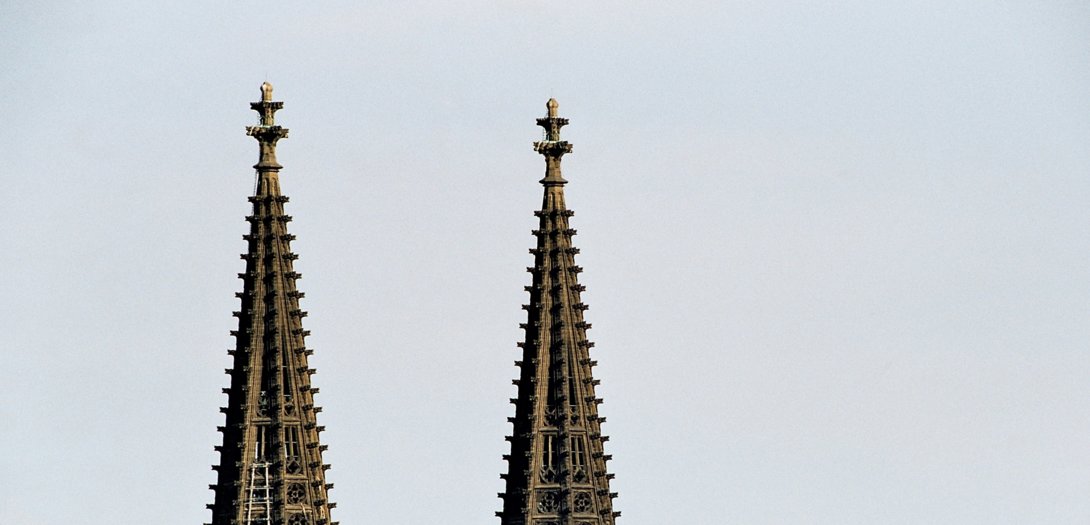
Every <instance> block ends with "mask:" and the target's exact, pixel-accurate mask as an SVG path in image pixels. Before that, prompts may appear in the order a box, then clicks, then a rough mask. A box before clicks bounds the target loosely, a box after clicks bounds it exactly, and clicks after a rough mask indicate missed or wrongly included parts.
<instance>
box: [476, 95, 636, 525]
mask: <svg viewBox="0 0 1090 525" xmlns="http://www.w3.org/2000/svg"><path fill="white" fill-rule="evenodd" d="M546 107H547V109H548V113H547V116H546V117H544V118H539V119H537V124H538V125H539V126H541V127H542V128H544V129H545V136H544V139H543V140H541V141H540V142H535V143H534V150H535V151H537V152H538V153H541V154H542V155H544V156H545V178H544V179H541V181H540V182H541V184H542V185H543V186H544V187H545V196H544V200H543V203H542V205H541V210H540V211H538V212H535V215H537V216H538V218H539V219H540V222H539V224H540V226H539V227H538V229H537V230H534V232H533V234H534V235H535V236H536V237H537V247H536V248H534V249H531V250H530V253H532V254H533V255H534V266H533V267H531V268H527V271H529V272H530V273H531V274H532V275H533V284H532V285H531V286H528V287H526V291H527V292H529V293H530V304H528V305H524V306H523V309H525V310H526V311H527V322H526V324H523V325H522V328H523V329H524V330H525V331H526V338H525V340H524V342H522V343H520V344H519V347H521V348H522V360H520V361H516V363H515V364H516V365H518V366H519V367H520V368H521V374H520V377H519V379H517V380H515V384H516V385H518V398H517V399H512V400H511V402H512V403H514V405H515V417H513V418H510V421H511V423H512V424H513V427H514V429H513V432H512V434H511V436H509V437H508V438H507V439H508V441H510V442H511V453H510V454H509V455H506V456H504V459H505V460H507V464H508V470H507V474H504V475H502V476H501V477H502V478H504V479H505V480H506V481H507V489H506V492H504V493H501V494H500V495H499V496H500V498H502V499H503V510H502V511H500V512H497V513H496V515H497V516H499V517H500V522H501V524H502V525H613V524H614V523H615V519H616V518H617V517H618V516H620V513H619V512H614V510H613V498H614V497H616V496H617V494H616V493H612V492H610V491H609V480H610V479H611V478H612V477H613V474H610V473H608V472H607V471H606V462H607V461H608V460H609V459H610V456H609V455H607V454H605V452H604V450H603V446H604V444H605V442H606V441H607V440H608V439H609V438H607V437H605V436H603V435H602V431H601V425H602V423H604V422H605V418H604V417H600V416H599V415H598V405H599V404H601V402H602V400H601V399H599V398H598V397H596V396H595V394H594V389H595V386H596V385H597V384H598V381H597V380H595V379H594V376H593V375H592V373H591V372H592V370H593V368H594V366H595V364H596V363H595V361H593V360H591V359H590V348H591V347H593V346H594V343H591V342H589V341H587V330H588V329H590V324H589V323H587V322H585V321H584V320H583V311H584V310H586V309H587V305H585V304H583V302H582V301H581V300H580V294H581V293H582V291H583V290H584V287H583V286H582V285H580V284H579V281H578V276H579V272H581V271H582V268H580V267H579V266H576V265H575V254H577V253H579V250H578V249H577V248H575V247H573V246H572V236H574V235H575V230H573V229H571V228H570V227H569V226H568V219H569V218H570V217H571V216H572V215H574V213H573V212H572V211H570V210H568V208H567V206H566V205H565V204H564V185H565V184H567V182H568V181H566V180H564V178H563V177H562V176H561V173H560V159H561V157H563V156H564V154H565V153H570V152H571V150H572V146H571V144H569V143H568V142H567V141H563V140H560V128H561V127H562V126H564V125H566V124H567V123H568V119H566V118H561V117H559V116H558V115H557V103H556V100H555V99H550V100H549V102H548V103H547V104H546Z"/></svg>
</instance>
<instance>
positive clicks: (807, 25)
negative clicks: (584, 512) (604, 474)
mask: <svg viewBox="0 0 1090 525" xmlns="http://www.w3.org/2000/svg"><path fill="white" fill-rule="evenodd" d="M174 4H175V5H163V3H160V2H146V1H135V0H131V1H102V2H82V3H73V2H56V1H41V0H36V1H26V0H7V1H5V2H4V3H3V4H2V5H0V157H2V159H3V166H2V167H0V185H2V187H3V189H4V198H3V204H2V205H0V226H2V227H0V246H3V250H2V251H0V268H3V269H4V270H5V271H6V274H7V276H8V278H7V279H6V280H5V285H4V287H3V293H0V319H2V321H0V325H2V326H3V339H2V343H0V347H2V355H3V360H4V363H5V364H6V365H7V366H6V372H7V373H6V374H5V377H6V378H5V380H3V381H0V397H2V398H3V402H2V404H0V410H2V412H0V419H2V420H3V423H2V424H0V449H2V450H3V451H4V452H3V453H0V489H2V490H0V523H5V524H16V525H53V524H69V523H79V524H83V523H87V524H107V523H109V524H130V523H131V524H141V523H156V524H164V525H192V524H199V523H204V522H205V521H207V520H208V519H209V513H208V511H207V510H205V509H204V505H205V504H206V503H209V502H211V497H212V495H211V492H210V491H208V490H207V485H208V484H209V483H212V482H214V473H213V472H212V471H211V470H210V469H209V465H211V464H212V463H214V462H216V461H217V456H216V455H215V454H214V453H213V451H212V447H213V445H215V444H217V443H218V440H219V439H220V436H219V434H218V433H217V432H216V431H215V428H216V426H217V425H218V424H221V421H222V415H221V414H220V413H219V412H218V410H217V408H218V407H219V406H221V404H223V403H224V402H225V396H223V395H222V394H220V389H221V388H222V387H224V386H227V378H226V376H224V375H223V369H224V368H226V367H228V366H230V363H229V360H228V357H227V354H226V350H227V348H228V347H229V346H231V345H232V344H233V340H232V339H231V338H230V337H229V336H228V330H231V329H232V328H233V326H234V321H235V319H234V318H233V317H232V316H231V312H232V311H233V310H236V309H237V308H238V301H237V299H235V298H234V292H235V291H237V290H239V289H240V286H241V282H240V281H238V279H236V277H235V274H236V273H238V272H239V271H242V269H243V261H241V260H240V259H239V258H238V256H237V254H238V253H240V252H242V251H244V250H245V248H246V246H245V243H244V242H243V241H242V239H241V235H242V234H243V233H244V232H245V231H246V228H247V225H246V223H245V221H244V220H243V217H244V216H245V215H246V214H247V213H248V203H247V202H246V197H247V195H249V192H250V191H251V189H252V184H253V174H252V169H251V168H250V166H251V165H252V164H253V163H254V162H255V160H256V158H257V146H256V143H255V141H254V140H253V139H252V138H250V137H247V136H246V135H245V133H244V126H246V125H248V124H251V123H252V122H254V119H255V114H254V113H253V112H251V111H250V110H249V102H251V101H254V100H257V98H258V96H259V93H258V86H259V85H260V84H261V82H262V81H264V80H266V79H267V80H269V81H270V82H271V83H272V84H274V85H275V86H276V98H277V99H278V100H283V101H284V102H285V108H284V110H283V111H281V112H280V113H279V115H278V119H279V122H280V123H282V124H283V125H284V126H286V127H288V128H290V129H291V136H290V137H289V138H288V139H287V140H284V141H282V142H281V143H280V147H279V158H280V161H281V163H282V164H284V166H285V169H284V171H283V174H282V180H283V188H284V191H285V192H286V193H287V194H288V195H289V196H290V197H291V198H292V201H291V202H290V203H289V204H288V212H289V213H290V214H292V215H293V216H294V217H295V220H294V221H293V222H292V223H291V224H290V229H291V231H292V233H294V234H296V235H297V236H298V240H297V241H296V242H295V243H294V246H293V247H294V248H295V250H296V251H297V252H298V253H299V254H300V259H299V261H297V269H298V270H299V271H300V272H301V273H302V274H303V276H304V279H303V280H302V281H301V283H300V286H301V289H302V290H303V291H304V292H306V299H305V301H304V307H305V308H306V309H307V310H308V311H309V312H310V315H309V316H308V317H307V318H306V320H305V326H306V327H307V329H309V330H311V331H312V333H313V335H312V336H311V337H310V339H309V341H308V342H309V345H308V346H311V347H313V348H314V349H315V350H316V354H315V355H314V357H313V361H312V364H313V365H315V367H316V368H317V369H318V375H317V376H316V377H315V385H316V386H319V387H320V388H321V391H322V394H321V395H320V397H319V400H318V401H319V404H320V405H322V406H323V407H324V412H323V413H322V414H321V423H322V424H324V425H326V427H327V428H328V430H327V432H325V433H324V434H323V439H324V441H325V443H326V444H328V445H329V447H330V448H329V452H328V455H327V456H326V458H327V459H328V460H329V461H330V462H331V463H332V465H333V470H331V471H330V473H329V478H330V480H331V481H332V482H334V483H335V485H336V488H335V489H334V491H333V496H334V498H333V499H334V501H336V502H337V503H338V507H337V509H336V510H335V511H334V518H335V519H337V520H339V521H341V522H342V523H345V524H346V525H349V524H357V525H359V524H366V523H387V524H402V523H404V524H410V525H411V524H414V523H428V522H435V521H441V522H443V523H444V524H449V525H471V524H474V525H475V524H478V523H498V520H497V519H496V518H494V517H493V516H492V513H493V511H495V510H497V509H498V508H499V504H500V502H499V500H498V499H497V498H496V496H495V495H496V493H497V492H499V491H501V490H502V482H501V480H500V478H499V473H500V472H501V471H504V470H505V464H504V463H503V461H502V460H501V457H500V456H501V455H502V454H504V453H505V452H506V451H507V443H506V442H505V441H504V439H503V437H504V436H505V435H506V434H507V433H508V431H509V425H508V424H507V422H506V418H507V416H509V415H511V414H512V408H511V406H510V405H509V404H508V402H507V399H508V398H509V397H513V395H514V392H515V390H514V387H513V386H512V385H511V379H512V378H514V377H515V373H516V370H515V368H514V366H513V365H512V361H513V360H514V359H516V358H517V352H516V350H517V349H516V347H515V342H516V341H518V340H519V339H520V338H521V333H520V331H519V330H518V323H519V322H520V321H522V320H523V319H524V312H523V311H522V310H521V309H520V308H519V305H520V304H522V303H523V302H525V299H526V298H525V293H524V292H523V291H522V287H523V286H524V285H526V284H528V283H529V275H528V274H526V273H525V272H524V268H525V266H527V265H528V264H531V261H532V258H531V256H530V255H529V254H528V253H527V251H526V250H527V248H529V247H530V246H531V245H532V244H533V238H532V236H531V235H530V229H532V228H533V227H534V225H535V219H534V216H533V213H532V212H533V210H534V209H536V208H537V206H538V205H539V202H540V195H541V189H540V186H539V185H538V183H537V180H538V179H539V178H540V177H541V175H542V173H543V162H542V160H541V158H540V156H539V155H537V154H535V153H534V152H533V151H532V150H531V147H530V143H531V142H532V141H533V140H535V139H536V138H537V137H538V136H539V133H540V132H539V130H538V129H537V128H536V126H535V125H534V119H535V118H536V117H538V116H541V115H543V114H544V111H545V107H544V103H545V100H546V99H548V98H549V97H556V98H557V99H558V100H559V101H560V111H561V115H563V116H565V117H568V118H570V119H571V125H570V126H569V127H567V128H566V129H565V138H567V139H568V140H570V141H572V142H573V143H574V144H575V151H574V153H573V154H571V155H570V156H568V157H566V158H565V162H564V164H565V175H566V177H567V178H568V179H569V180H570V181H571V183H570V184H569V185H568V188H567V193H568V203H569V205H570V206H571V207H572V208H573V209H574V210H575V211H576V216H575V217H574V218H573V227H575V228H577V229H578V230H579V235H578V236H577V237H576V239H575V240H576V243H577V246H579V247H580V248H581V250H582V254H581V255H580V256H579V258H578V262H579V264H581V265H582V266H583V267H584V268H585V270H586V271H585V272H584V273H583V274H582V276H581V279H582V282H583V284H585V285H586V286H587V293H586V295H585V298H586V300H587V303H588V304H589V305H590V307H591V309H590V310H589V311H588V312H587V316H588V320H589V321H591V322H592V323H593V325H594V329H593V330H592V331H591V334H590V335H591V338H592V339H593V340H594V341H595V342H596V343H597V346H596V347H595V350H596V352H597V353H596V355H595V358H596V359H597V360H598V361H599V362H600V366H599V367H598V368H597V369H596V373H597V374H598V375H599V378H600V379H601V380H602V386H601V389H600V393H601V394H602V397H604V399H605V404H604V405H603V407H602V413H603V414H604V415H606V416H607V417H608V420H609V422H608V423H607V424H606V426H605V430H606V432H607V434H609V435H610V436H611V438H612V439H611V440H610V442H609V449H608V452H609V453H611V454H612V455H613V457H614V460H613V462H612V463H611V466H612V470H613V471H614V472H615V473H616V475H617V477H616V480H615V485H614V487H613V488H614V490H616V491H618V492H620V498H618V500H617V502H616V504H617V508H618V509H619V510H621V511H622V512H623V516H622V518H621V520H620V523H622V524H623V525H641V524H643V525H652V524H657V525H662V524H681V523H686V524H742V525H748V524H757V525H761V524H768V525H780V524H830V525H841V524H861V525H868V524H876V523H880V524H959V525H960V524H987V525H994V524H1048V525H1054V524H1085V523H1090V497H1088V494H1090V352H1088V350H1090V348H1088V342H1090V322H1088V319H1087V313H1088V312H1090V257H1088V254H1090V251H1088V250H1087V247H1088V246H1090V229H1088V227H1090V226H1088V225H1090V206H1088V203H1090V148H1088V144H1090V118H1088V116H1090V5H1088V4H1086V3H1085V2H1077V1H1039V2H1026V1H1023V2H1014V1H980V0H943V1H938V0H935V1H909V2H874V1H862V0H859V1H833V2H817V1H796V2H758V1H717V2H712V1H708V2H695V1H688V2H687V1H679V2H671V3H670V4H673V5H672V6H671V7H663V6H664V5H665V4H666V2H652V1H647V0H637V1H626V2H621V1H613V0H605V1H598V2H566V1H557V2H540V1H495V0H493V1H483V0H476V1H452V2H419V1H399V2H390V1H387V2H348V1H332V0H331V1H324V2H313V3H309V4H307V5H301V3H298V2H290V3H289V2H256V1H249V0H240V1H232V2H223V1H206V0H199V1H191V2H184V3H174Z"/></svg>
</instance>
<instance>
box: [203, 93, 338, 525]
mask: <svg viewBox="0 0 1090 525" xmlns="http://www.w3.org/2000/svg"><path fill="white" fill-rule="evenodd" d="M261 94H262V96H261V101H260V102H253V103H251V104H250V107H251V108H252V109H254V110H255V111H257V112H258V113H259V114H260V116H261V120H260V123H259V124H258V125H256V126H249V127H247V128H246V133H247V134H248V135H250V136H253V137H254V138H256V139H257V141H258V145H259V156H258V162H257V164H256V165H254V169H256V170H257V184H256V189H255V192H254V195H253V196H252V197H250V202H251V203H253V213H252V214H251V215H250V216H248V217H246V220H247V221H248V222H249V223H250V233H249V234H247V235H244V236H243V239H244V240H246V241H247V243H248V249H247V252H246V253H244V254H242V259H244V260H245V261H246V272H245V273H240V274H239V278H240V279H242V281H243V291H242V292H239V293H237V294H236V295H237V296H238V297H239V299H240V300H241V303H242V307H241V309H240V310H239V311H237V312H235V314H234V315H235V317H237V318H238V330H234V331H232V332H231V335H233V336H234V337H235V348H234V349H233V350H230V351H229V352H228V353H229V354H231V356H232V357H233V360H234V366H233V368H230V369H228V370H227V373H228V374H229V375H230V376H231V386H230V387H229V388H225V389H224V390H223V392H224V393H225V394H227V406H226V407H224V408H221V409H220V410H221V412H223V413H225V414H226V424H225V425H224V426H222V427H219V430H220V432H221V433H222V434H223V444H222V445H221V446H217V447H216V450H217V451H219V453H220V461H219V464H218V465H213V467H212V468H213V469H214V470H216V471H217V473H218V479H217V483H216V484H214V485H210V486H209V488H210V489H212V490H213V491H215V502H214V503H212V504H210V505H208V508H209V509H211V510H212V525H333V523H335V522H331V521H330V517H329V510H330V509H331V508H333V507H334V506H335V504H333V503H330V502H329V498H328V491H329V489H331V488H332V487H333V485H332V484H330V483H326V478H325V471H326V470H327V469H328V468H329V465H326V464H324V463H323V462H322V452H323V451H324V450H325V446H324V445H321V444H320V441H319V435H320V433H321V432H322V430H323V427H321V426H319V425H318V424H317V418H316V416H317V413H318V412H320V411H321V409H320V408H318V407H316V406H315V404H314V395H315V394H317V393H318V389H317V388H313V387H312V386H311V379H310V377H311V375H313V374H314V373H315V370H314V369H312V368H310V367H309V366H308V365H307V357H308V356H309V355H311V354H312V350H309V349H307V348H306V345H305V343H304V339H305V338H306V336H307V335H308V333H309V332H307V331H306V330H304V329H303V325H302V319H303V318H304V317H306V315H307V314H306V312H304V311H303V310H301V309H300V307H299V300H300V299H302V298H303V293H302V292H299V291H298V289H297V288H296V282H297V281H298V280H299V278H300V277H301V276H300V275H299V274H298V273H296V272H295V271H294V268H293V261H294V260H295V259H296V258H297V256H296V255H295V254H294V253H293V252H292V251H291V241H292V240H293V239H295V237H294V236H293V235H291V234H289V233H288V228H287V225H288V222H290V221H291V216H290V215H287V214H285V212H284V204H285V203H287V202H288V198H287V197H285V196H283V195H282V194H281V191H280V180H279V176H280V175H279V173H280V170H281V168H282V166H281V165H280V164H279V163H277V161H276V143H277V141H278V140H280V139H282V138H285V137H287V136H288V130H287V129H286V128H283V127H280V126H278V125H276V123H275V120H274V114H275V113H276V111H277V110H279V109H280V108H282V107H283V105H284V103H283V102H274V101H273V100H272V85H270V84H269V83H268V82H266V83H264V84H262V86H261Z"/></svg>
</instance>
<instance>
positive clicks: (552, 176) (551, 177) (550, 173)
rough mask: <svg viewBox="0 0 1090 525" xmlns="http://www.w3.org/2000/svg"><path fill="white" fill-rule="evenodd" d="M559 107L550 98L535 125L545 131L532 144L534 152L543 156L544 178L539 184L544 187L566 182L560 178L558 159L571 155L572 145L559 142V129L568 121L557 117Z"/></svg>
mask: <svg viewBox="0 0 1090 525" xmlns="http://www.w3.org/2000/svg"><path fill="white" fill-rule="evenodd" d="M559 107H560V104H559V103H557V101H556V99H555V98H550V99H549V101H548V102H546V103H545V108H546V110H547V113H546V116H545V117H544V118H539V119H537V125H538V126H541V127H542V128H543V129H544V130H545V136H544V137H543V139H542V140H540V141H538V142H535V143H534V151H536V152H538V153H540V154H542V155H544V156H545V178H544V179H541V183H542V184H544V185H546V186H557V185H563V184H565V183H567V182H568V181H566V180H564V177H562V176H560V159H561V158H562V157H563V156H564V154H565V153H571V149H572V145H571V143H569V142H568V141H566V140H560V128H562V127H564V126H566V125H568V119H566V118H563V117H560V116H558V115H559V112H558V111H557V110H558V108H559Z"/></svg>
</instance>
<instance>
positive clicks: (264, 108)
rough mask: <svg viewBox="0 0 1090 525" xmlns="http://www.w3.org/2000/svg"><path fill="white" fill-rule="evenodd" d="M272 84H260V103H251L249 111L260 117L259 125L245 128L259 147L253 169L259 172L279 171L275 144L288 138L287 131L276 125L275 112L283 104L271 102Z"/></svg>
mask: <svg viewBox="0 0 1090 525" xmlns="http://www.w3.org/2000/svg"><path fill="white" fill-rule="evenodd" d="M272 89H273V87H272V84H270V83H268V82H263V83H262V84H261V101H260V102H251V103H250V109H252V110H254V111H256V112H257V113H258V115H260V119H261V120H260V124H258V125H257V126H247V127H246V134H247V135H249V136H251V137H254V138H255V139H257V142H258V144H259V146H260V152H259V156H258V161H257V164H254V169H256V170H258V171H260V172H269V171H280V169H281V168H283V166H281V165H280V164H278V163H277V162H276V142H277V141H278V140H280V139H282V138H286V137H287V136H288V129H287V128H284V127H281V126H277V125H276V118H275V115H276V112H277V111H278V110H280V109H282V108H283V107H284V103H283V102H273V99H272Z"/></svg>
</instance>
